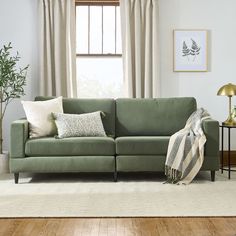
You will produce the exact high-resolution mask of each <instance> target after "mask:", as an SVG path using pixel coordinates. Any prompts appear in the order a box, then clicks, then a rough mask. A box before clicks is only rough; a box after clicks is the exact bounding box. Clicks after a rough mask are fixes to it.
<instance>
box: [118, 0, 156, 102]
mask: <svg viewBox="0 0 236 236" xmlns="http://www.w3.org/2000/svg"><path fill="white" fill-rule="evenodd" d="M120 9H121V30H122V47H123V62H124V79H125V85H126V88H127V95H128V96H129V97H131V98H153V97H159V91H160V82H159V57H158V55H159V50H158V44H159V39H158V0H120Z"/></svg>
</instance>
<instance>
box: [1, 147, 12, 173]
mask: <svg viewBox="0 0 236 236" xmlns="http://www.w3.org/2000/svg"><path fill="white" fill-rule="evenodd" d="M9 172H10V171H9V155H8V152H3V154H0V174H4V173H9Z"/></svg>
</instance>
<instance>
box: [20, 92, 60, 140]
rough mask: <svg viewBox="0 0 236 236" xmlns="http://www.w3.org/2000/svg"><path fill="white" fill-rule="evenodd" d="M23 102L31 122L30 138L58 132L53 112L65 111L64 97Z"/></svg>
mask: <svg viewBox="0 0 236 236" xmlns="http://www.w3.org/2000/svg"><path fill="white" fill-rule="evenodd" d="M21 103H22V105H23V108H24V110H25V114H26V117H27V120H28V122H29V130H30V132H29V136H30V138H37V137H43V136H53V135H55V134H56V133H57V128H56V125H55V122H54V119H53V117H52V112H61V113H63V107H62V97H58V98H54V99H50V100H46V101H36V102H32V101H22V102H21Z"/></svg>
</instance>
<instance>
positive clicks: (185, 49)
mask: <svg viewBox="0 0 236 236" xmlns="http://www.w3.org/2000/svg"><path fill="white" fill-rule="evenodd" d="M182 52H183V55H182V56H183V57H187V59H188V61H189V57H188V56H189V55H190V49H189V48H188V46H187V44H186V42H185V41H184V42H183V50H182Z"/></svg>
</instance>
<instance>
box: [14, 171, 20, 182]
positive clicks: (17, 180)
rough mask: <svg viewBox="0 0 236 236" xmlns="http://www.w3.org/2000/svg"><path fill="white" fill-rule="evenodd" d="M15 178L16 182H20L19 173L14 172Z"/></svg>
mask: <svg viewBox="0 0 236 236" xmlns="http://www.w3.org/2000/svg"><path fill="white" fill-rule="evenodd" d="M14 178H15V184H18V182H19V173H14Z"/></svg>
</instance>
